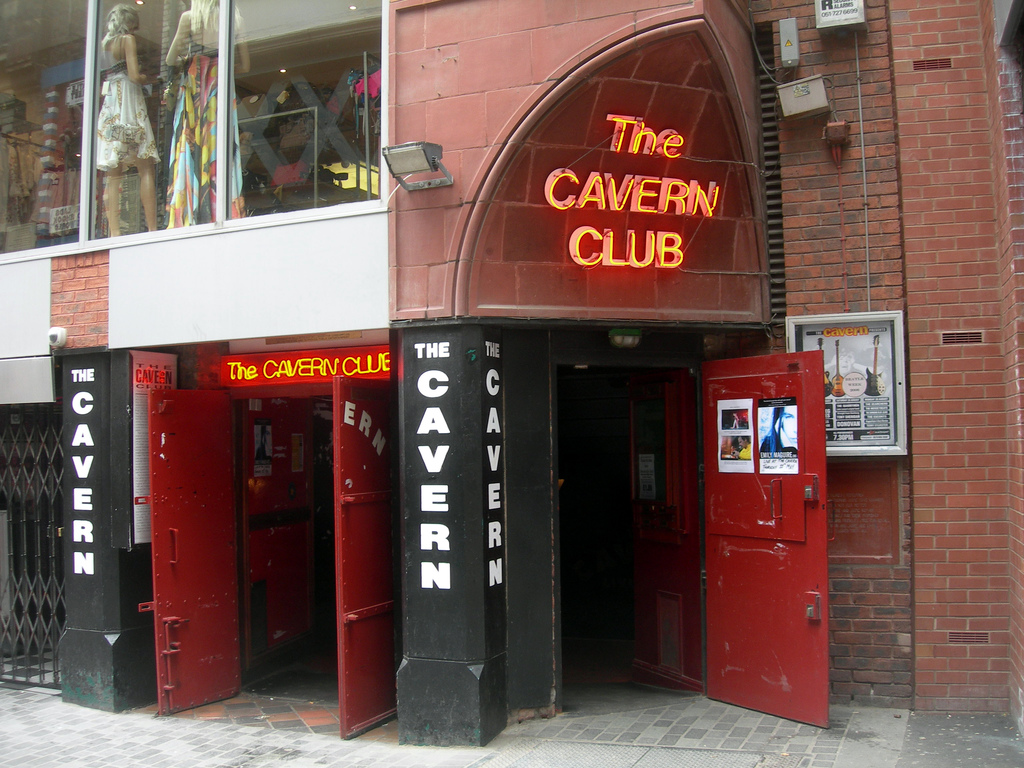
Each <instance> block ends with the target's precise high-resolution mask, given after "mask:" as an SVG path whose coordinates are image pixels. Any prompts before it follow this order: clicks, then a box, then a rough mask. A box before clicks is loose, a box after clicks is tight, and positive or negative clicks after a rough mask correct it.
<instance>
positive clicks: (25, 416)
mask: <svg viewBox="0 0 1024 768" xmlns="http://www.w3.org/2000/svg"><path fill="white" fill-rule="evenodd" d="M60 438H61V409H60V405H59V404H43V405H4V406H0V680H8V681H15V682H21V683H32V684H34V685H44V686H53V687H57V686H59V684H60V667H59V665H58V661H57V642H58V640H59V639H60V634H61V631H62V630H63V628H64V561H63V558H62V554H61V543H60V538H59V536H60V527H61V518H62V512H63V508H62V494H61V473H62V469H63V461H62V454H61V445H60Z"/></svg>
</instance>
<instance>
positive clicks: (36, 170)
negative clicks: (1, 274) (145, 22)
mask: <svg viewBox="0 0 1024 768" xmlns="http://www.w3.org/2000/svg"><path fill="white" fill-rule="evenodd" d="M86 6H87V0H48V1H47V2H45V3H42V2H39V0H5V1H4V2H2V3H0V251H2V252H4V253H9V252H12V251H23V250H28V249H32V248H40V247H44V246H48V245H56V244H58V243H63V242H68V241H76V240H77V239H78V230H79V189H80V171H81V153H82V103H83V100H82V97H83V85H84V73H85V38H84V36H83V33H84V30H85V27H86V10H87V8H86Z"/></svg>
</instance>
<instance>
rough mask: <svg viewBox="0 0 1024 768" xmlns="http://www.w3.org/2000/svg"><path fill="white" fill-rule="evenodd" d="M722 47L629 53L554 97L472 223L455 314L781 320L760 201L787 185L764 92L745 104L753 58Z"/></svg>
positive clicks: (490, 186) (661, 36)
mask: <svg viewBox="0 0 1024 768" xmlns="http://www.w3.org/2000/svg"><path fill="white" fill-rule="evenodd" d="M735 31H736V33H737V34H739V33H740V32H742V30H740V29H736V30H735ZM723 39H733V38H730V37H728V36H725V37H720V36H717V35H716V34H714V33H713V30H712V29H711V27H710V26H708V25H707V24H706V23H705V22H700V23H695V24H689V23H688V24H687V25H686V27H685V29H684V28H683V27H680V28H678V29H676V30H672V31H669V30H661V31H659V32H658V33H657V34H652V35H650V36H647V37H644V38H643V39H640V38H631V39H629V40H628V41H623V43H622V45H621V46H619V47H617V48H610V49H608V50H607V51H605V52H604V53H602V54H600V55H599V56H597V57H595V58H594V59H593V60H592V61H589V62H587V63H586V64H584V65H583V66H582V67H581V68H580V69H579V70H575V71H574V72H573V74H572V77H571V78H567V79H566V80H564V81H562V82H560V83H559V84H558V85H557V86H556V87H554V88H553V89H552V90H551V92H550V94H549V95H548V96H546V97H544V99H543V100H542V101H541V103H540V104H538V106H537V107H536V108H535V109H533V110H532V111H531V113H530V114H529V116H528V117H527V118H526V119H525V121H524V122H523V123H522V125H521V127H520V128H518V129H517V131H516V133H515V135H514V136H513V137H512V138H511V139H510V140H509V141H508V143H507V144H506V146H505V148H504V149H503V150H502V152H501V153H500V155H499V157H498V159H497V161H496V163H495V165H494V166H493V168H492V170H490V171H489V173H488V177H487V181H486V184H485V186H484V187H483V188H482V191H481V193H480V195H481V196H480V198H479V200H480V202H479V203H477V204H476V206H475V208H474V210H473V214H472V216H471V218H470V219H469V229H468V230H467V234H466V235H465V237H463V239H462V242H463V244H464V245H463V246H462V248H461V250H460V254H459V261H460V262H461V266H460V268H459V271H458V272H457V275H456V280H457V281H460V280H461V282H457V284H456V286H455V294H454V295H455V299H456V301H457V302H462V303H460V304H459V305H458V306H459V309H458V310H457V311H456V314H465V315H467V316H477V317H516V318H564V319H579V320H583V319H586V320H614V321H617V322H618V321H627V320H628V321H629V322H630V323H636V322H642V321H656V322H662V321H668V322H699V323H717V322H727V323H739V322H765V321H766V320H767V319H768V317H769V312H768V310H769V309H770V306H769V303H768V287H769V285H768V279H767V266H768V265H767V258H766V256H767V254H766V251H765V244H766V242H767V240H766V233H765V231H764V215H763V204H762V199H761V192H760V187H761V173H762V171H763V172H770V171H773V170H774V169H770V168H769V169H765V168H763V167H762V165H761V163H760V162H759V152H758V145H759V142H760V136H759V134H758V133H757V130H758V127H757V124H756V122H754V121H752V120H751V118H752V116H754V115H756V114H757V112H756V109H755V103H754V98H753V94H754V91H753V88H748V87H747V86H743V88H742V89H741V90H737V89H736V84H749V83H753V82H754V80H755V72H754V69H753V66H752V65H753V58H752V57H747V55H746V53H745V52H741V51H740V50H739V48H730V49H728V51H726V50H723V49H722V48H721V40H723ZM735 39H737V40H738V39H740V38H739V37H737V38H735ZM745 50H746V49H745V48H744V49H743V51H745ZM417 263H418V262H417ZM463 267H465V268H464V269H463ZM400 280H402V278H401V277H400ZM402 290H403V291H404V292H405V293H404V294H403V295H410V296H411V295H412V291H413V290H415V289H414V288H413V286H412V284H411V283H410V285H409V286H408V287H407V288H403V289H402Z"/></svg>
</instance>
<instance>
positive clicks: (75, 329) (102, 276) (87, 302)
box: [50, 251, 110, 349]
mask: <svg viewBox="0 0 1024 768" xmlns="http://www.w3.org/2000/svg"><path fill="white" fill-rule="evenodd" d="M50 274H51V278H50V283H51V297H50V324H51V325H55V326H60V327H64V328H67V330H68V343H67V346H68V348H69V349H75V348H87V347H105V346H106V345H107V330H108V326H107V322H108V317H109V315H108V309H109V298H110V258H109V254H108V253H107V252H106V251H100V252H98V253H84V254H77V255H74V256H57V257H55V258H54V259H53V261H52V262H51V268H50Z"/></svg>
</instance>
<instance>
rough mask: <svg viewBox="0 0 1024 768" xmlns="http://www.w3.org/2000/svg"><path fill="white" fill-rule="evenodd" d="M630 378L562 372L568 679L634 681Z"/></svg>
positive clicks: (618, 373) (608, 372)
mask: <svg viewBox="0 0 1024 768" xmlns="http://www.w3.org/2000/svg"><path fill="white" fill-rule="evenodd" d="M629 377H630V372H629V371H625V370H619V369H598V368H590V369H580V368H561V369H559V374H558V425H557V428H558V483H559V485H560V489H559V557H560V562H561V568H560V575H561V629H562V631H561V636H562V670H563V673H562V678H563V682H564V683H565V684H566V685H573V684H579V683H611V682H627V681H629V680H630V679H631V675H630V667H631V664H632V661H633V643H634V634H633V633H634V630H633V627H634V616H633V613H634V597H633V533H632V519H631V518H632V515H631V510H630V475H629V466H630V464H629Z"/></svg>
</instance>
